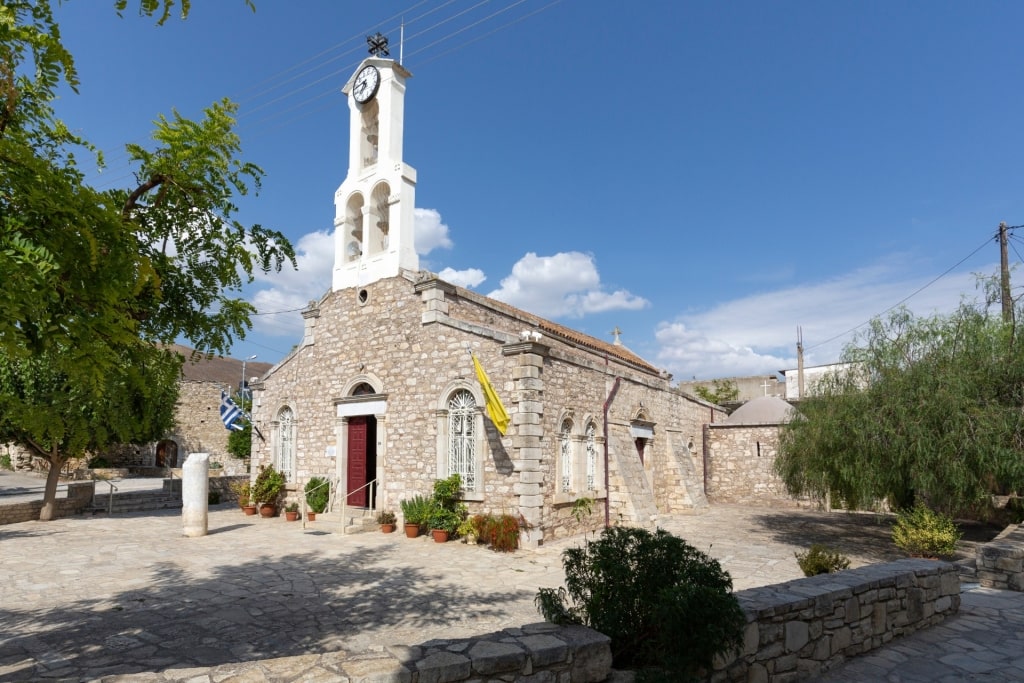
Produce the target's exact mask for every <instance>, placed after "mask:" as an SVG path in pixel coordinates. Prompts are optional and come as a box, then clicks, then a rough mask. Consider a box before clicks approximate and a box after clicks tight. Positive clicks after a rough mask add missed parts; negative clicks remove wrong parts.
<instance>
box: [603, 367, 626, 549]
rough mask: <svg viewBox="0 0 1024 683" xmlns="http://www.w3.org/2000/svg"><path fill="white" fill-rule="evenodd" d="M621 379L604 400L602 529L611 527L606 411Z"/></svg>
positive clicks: (619, 378) (618, 379) (617, 380)
mask: <svg viewBox="0 0 1024 683" xmlns="http://www.w3.org/2000/svg"><path fill="white" fill-rule="evenodd" d="M621 382H622V378H621V377H616V378H615V383H614V384H613V385H612V390H611V391H609V392H608V398H606V399H605V400H604V528H605V529H607V528H608V527H610V526H611V492H610V491H609V490H608V409H609V408H610V407H611V405H612V401H614V400H615V394H617V393H619V384H620V383H621Z"/></svg>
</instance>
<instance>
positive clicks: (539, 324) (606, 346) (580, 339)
mask: <svg viewBox="0 0 1024 683" xmlns="http://www.w3.org/2000/svg"><path fill="white" fill-rule="evenodd" d="M449 284H450V283H449ZM455 289H456V291H457V293H458V295H459V296H462V297H464V298H466V299H469V300H471V301H477V302H479V303H481V304H482V305H484V306H488V307H490V308H493V309H495V310H496V311H498V312H500V313H504V314H505V315H509V316H512V317H516V318H520V319H522V320H523V321H525V322H528V323H530V324H532V325H533V326H535V327H536V328H537V329H539V330H542V331H543V332H547V333H548V334H550V335H551V336H553V337H556V338H560V339H562V340H564V341H567V342H569V343H571V344H576V345H578V346H582V347H584V348H587V349H590V350H591V351H593V352H594V353H596V354H598V355H603V354H607V355H608V356H613V357H615V358H618V359H619V360H621V361H624V362H626V363H628V364H630V365H632V366H634V367H635V368H637V369H639V370H644V371H646V372H650V373H652V374H655V375H657V374H660V373H661V369H660V368H656V367H654V366H653V365H651V364H650V363H648V362H647V361H645V360H644V359H643V358H641V357H640V356H638V355H636V354H635V353H633V352H632V351H630V350H629V349H627V348H626V347H625V346H622V345H621V344H612V343H610V342H606V341H603V340H601V339H598V338H596V337H591V336H590V335H588V334H583V333H582V332H578V331H576V330H574V329H572V328H570V327H566V326H565V325H559V324H558V323H554V322H551V321H550V320H546V319H544V318H541V317H540V316H537V315H534V314H532V313H527V312H526V311H524V310H522V309H519V308H516V307H515V306H511V305H509V304H506V303H504V302H502V301H498V300H497V299H492V298H490V297H488V296H484V295H483V294H478V293H476V292H474V291H471V290H468V289H464V288H462V287H458V286H456V287H455Z"/></svg>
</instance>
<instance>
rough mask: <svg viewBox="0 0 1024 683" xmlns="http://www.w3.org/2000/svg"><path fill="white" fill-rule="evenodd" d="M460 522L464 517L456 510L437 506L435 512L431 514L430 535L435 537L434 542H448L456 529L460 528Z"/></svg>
mask: <svg viewBox="0 0 1024 683" xmlns="http://www.w3.org/2000/svg"><path fill="white" fill-rule="evenodd" d="M460 522H462V517H461V516H460V515H459V513H458V512H457V511H456V510H448V509H446V508H442V507H438V508H435V509H434V514H433V515H431V516H430V535H431V536H433V537H434V542H435V543H445V542H447V541H448V538H449V537H450V536H454V535H455V530H456V529H458V528H459V523H460Z"/></svg>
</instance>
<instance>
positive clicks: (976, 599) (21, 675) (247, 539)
mask: <svg viewBox="0 0 1024 683" xmlns="http://www.w3.org/2000/svg"><path fill="white" fill-rule="evenodd" d="M334 526H335V525H334V523H332V522H325V521H317V522H314V523H312V524H309V525H308V527H307V528H305V529H303V526H302V524H301V523H298V522H292V523H289V522H285V521H284V520H283V519H280V518H276V519H259V518H254V517H246V516H244V515H243V514H242V513H241V512H240V511H239V510H238V509H237V508H234V507H227V506H219V507H217V508H215V509H213V510H212V511H211V513H210V534H209V535H208V536H205V537H201V538H185V537H184V536H183V535H182V523H181V515H180V513H173V512H161V513H146V514H141V513H140V514H137V515H125V516H115V517H112V518H110V517H105V516H102V515H100V516H96V517H92V516H85V517H75V518H70V519H60V520H56V521H53V522H46V523H41V522H24V523H20V524H12V525H7V526H0V549H2V552H0V576H2V577H3V588H2V592H0V624H2V625H3V628H2V629H0V681H28V680H68V681H92V680H104V681H118V682H119V683H124V682H127V681H132V682H134V681H189V682H191V683H199V682H212V681H218V682H222V681H228V682H231V683H240V682H242V681H245V682H257V681H330V680H337V679H336V677H335V676H334V675H332V674H331V673H330V670H329V664H330V661H331V660H332V658H338V657H342V656H344V655H345V654H352V653H358V652H364V651H368V650H374V649H378V650H379V649H380V648H383V647H385V646H390V645H400V644H406V645H412V644H418V643H422V642H424V641H426V640H429V639H431V638H455V637H467V636H471V635H477V634H482V633H487V632H491V631H495V630H498V629H501V628H505V627H509V626H517V625H521V624H526V623H531V622H536V621H539V616H538V614H537V612H536V610H535V608H534V604H533V598H534V595H535V594H536V591H537V588H538V587H541V586H558V585H561V583H562V578H563V576H562V569H561V559H560V554H561V551H562V550H563V549H564V548H565V547H567V546H568V545H570V544H572V543H578V542H581V540H580V539H575V540H569V541H562V542H559V543H555V544H549V545H545V546H543V547H542V548H540V549H538V550H536V551H533V550H521V551H518V552H516V553H512V554H498V553H494V552H492V551H490V550H487V549H486V548H484V547H482V546H481V547H470V546H467V545H464V544H462V543H457V542H452V543H447V544H436V543H433V542H432V541H430V540H429V539H428V538H426V537H421V538H419V539H416V540H410V539H406V538H405V537H404V536H403V535H401V534H400V533H395V534H388V535H385V534H381V533H365V534H354V535H347V536H346V535H342V534H340V533H338V532H337V529H336V528H333V527H334ZM663 526H665V527H666V528H668V529H669V530H671V531H672V532H674V533H676V534H678V535H680V536H682V537H683V538H685V539H687V541H688V542H690V543H691V544H692V545H694V546H696V547H697V548H699V549H701V550H705V551H708V552H710V554H712V555H713V556H715V557H717V558H718V559H720V560H721V561H722V564H723V565H724V567H725V568H726V569H727V570H728V571H729V572H730V573H731V574H732V576H733V578H734V582H735V585H736V588H737V589H742V588H747V587H753V586H758V585H764V584H769V583H776V582H779V581H785V580H789V579H793V578H799V577H800V576H801V574H800V570H799V567H798V566H797V563H796V561H795V559H794V557H793V553H794V552H795V551H797V550H801V549H804V548H806V547H808V546H809V545H810V543H812V542H814V541H825V542H827V543H829V544H830V545H832V546H833V547H837V548H838V549H840V550H842V551H843V552H845V553H846V554H848V555H849V556H850V557H851V558H852V559H853V560H854V562H853V564H854V566H859V565H861V564H865V563H868V562H874V561H884V560H887V559H895V558H896V557H898V554H896V553H895V549H894V548H892V547H891V543H890V542H889V541H888V528H887V527H886V526H885V525H884V524H879V523H876V521H875V520H874V518H873V517H870V516H863V515H847V514H842V513H834V514H823V513H811V512H793V511H787V510H756V509H750V508H745V507H740V506H718V507H714V508H713V509H712V510H711V511H710V512H708V513H707V514H704V515H700V516H681V517H674V518H671V519H668V520H665V521H664V523H663ZM1022 614H1024V597H1022V595H1021V594H1019V593H1010V592H1001V591H986V590H981V589H974V590H971V591H969V592H968V593H966V594H965V595H964V601H963V608H962V612H961V614H960V615H959V616H957V617H955V618H953V619H951V620H949V621H947V622H946V624H944V625H943V626H941V627H938V628H936V629H931V630H929V631H925V632H921V633H918V634H915V635H913V636H911V637H909V638H906V639H902V640H899V641H896V642H894V643H893V644H890V645H889V646H888V647H886V648H884V649H882V650H881V651H878V652H876V653H873V654H869V655H866V656H863V657H861V658H858V659H856V660H852V661H851V662H849V663H847V664H846V665H845V666H844V667H843V668H842V669H840V670H834V671H833V672H831V673H830V674H829V677H828V678H827V679H825V680H828V681H835V682H837V683H838V682H846V681H864V680H890V681H924V680H937V681H947V680H948V681H953V680H957V681H959V680H986V681H1004V680H1005V681H1010V680H1022V679H1024V640H1022V638H1024V623H1022V621H1021V619H1022V617H1021V615H1022Z"/></svg>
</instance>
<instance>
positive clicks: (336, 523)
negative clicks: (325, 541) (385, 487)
mask: <svg viewBox="0 0 1024 683" xmlns="http://www.w3.org/2000/svg"><path fill="white" fill-rule="evenodd" d="M344 521H345V524H344V527H345V528H344V531H345V533H346V534H361V533H364V532H367V531H377V530H379V529H380V525H379V524H377V519H376V516H375V514H374V513H371V512H368V511H365V510H359V509H355V510H353V509H351V508H349V510H348V511H347V513H346V514H345V520H344ZM313 524H314V525H316V526H317V527H320V528H322V529H325V530H329V531H334V532H340V531H341V530H342V517H341V511H340V510H336V511H334V512H321V513H318V514H317V516H316V521H315V522H313Z"/></svg>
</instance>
